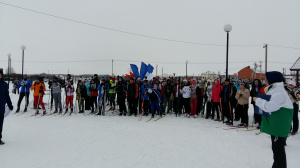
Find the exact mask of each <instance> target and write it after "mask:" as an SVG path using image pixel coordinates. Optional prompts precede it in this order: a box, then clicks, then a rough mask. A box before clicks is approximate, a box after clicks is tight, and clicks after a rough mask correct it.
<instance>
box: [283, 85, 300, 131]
mask: <svg viewBox="0 0 300 168" xmlns="http://www.w3.org/2000/svg"><path fill="white" fill-rule="evenodd" d="M295 87H296V82H294V81H290V82H288V86H285V90H286V91H287V93H288V95H289V98H290V99H291V101H292V103H293V110H294V113H293V127H292V129H291V135H296V133H297V132H298V129H299V118H298V111H299V104H298V99H297V97H296V96H295V94H296V91H297V89H296V88H295Z"/></svg>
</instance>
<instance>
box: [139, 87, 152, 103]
mask: <svg viewBox="0 0 300 168" xmlns="http://www.w3.org/2000/svg"><path fill="white" fill-rule="evenodd" d="M148 89H151V86H150V85H149V84H147V85H146V89H145V88H144V85H142V86H141V89H140V94H141V96H140V97H141V100H143V99H144V100H149V95H148V94H145V92H146V93H147V92H148ZM144 95H145V98H144Z"/></svg>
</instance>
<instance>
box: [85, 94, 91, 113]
mask: <svg viewBox="0 0 300 168" xmlns="http://www.w3.org/2000/svg"><path fill="white" fill-rule="evenodd" d="M90 109H91V96H86V97H85V110H90Z"/></svg>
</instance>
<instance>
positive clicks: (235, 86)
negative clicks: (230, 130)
mask: <svg viewBox="0 0 300 168" xmlns="http://www.w3.org/2000/svg"><path fill="white" fill-rule="evenodd" d="M242 82H243V81H242V79H239V78H238V79H237V80H236V82H235V85H234V87H233V93H232V95H234V97H233V99H231V101H230V104H231V107H232V108H231V111H232V112H233V111H234V113H233V114H234V120H235V121H239V120H240V119H241V116H240V115H239V113H237V112H236V106H237V100H236V98H235V95H236V92H237V91H238V90H240V83H242Z"/></svg>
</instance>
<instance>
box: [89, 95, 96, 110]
mask: <svg viewBox="0 0 300 168" xmlns="http://www.w3.org/2000/svg"><path fill="white" fill-rule="evenodd" d="M90 99H91V104H90V105H91V106H92V111H94V109H95V108H97V96H91V98H90ZM94 105H95V106H94ZM94 107H95V108H94Z"/></svg>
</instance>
